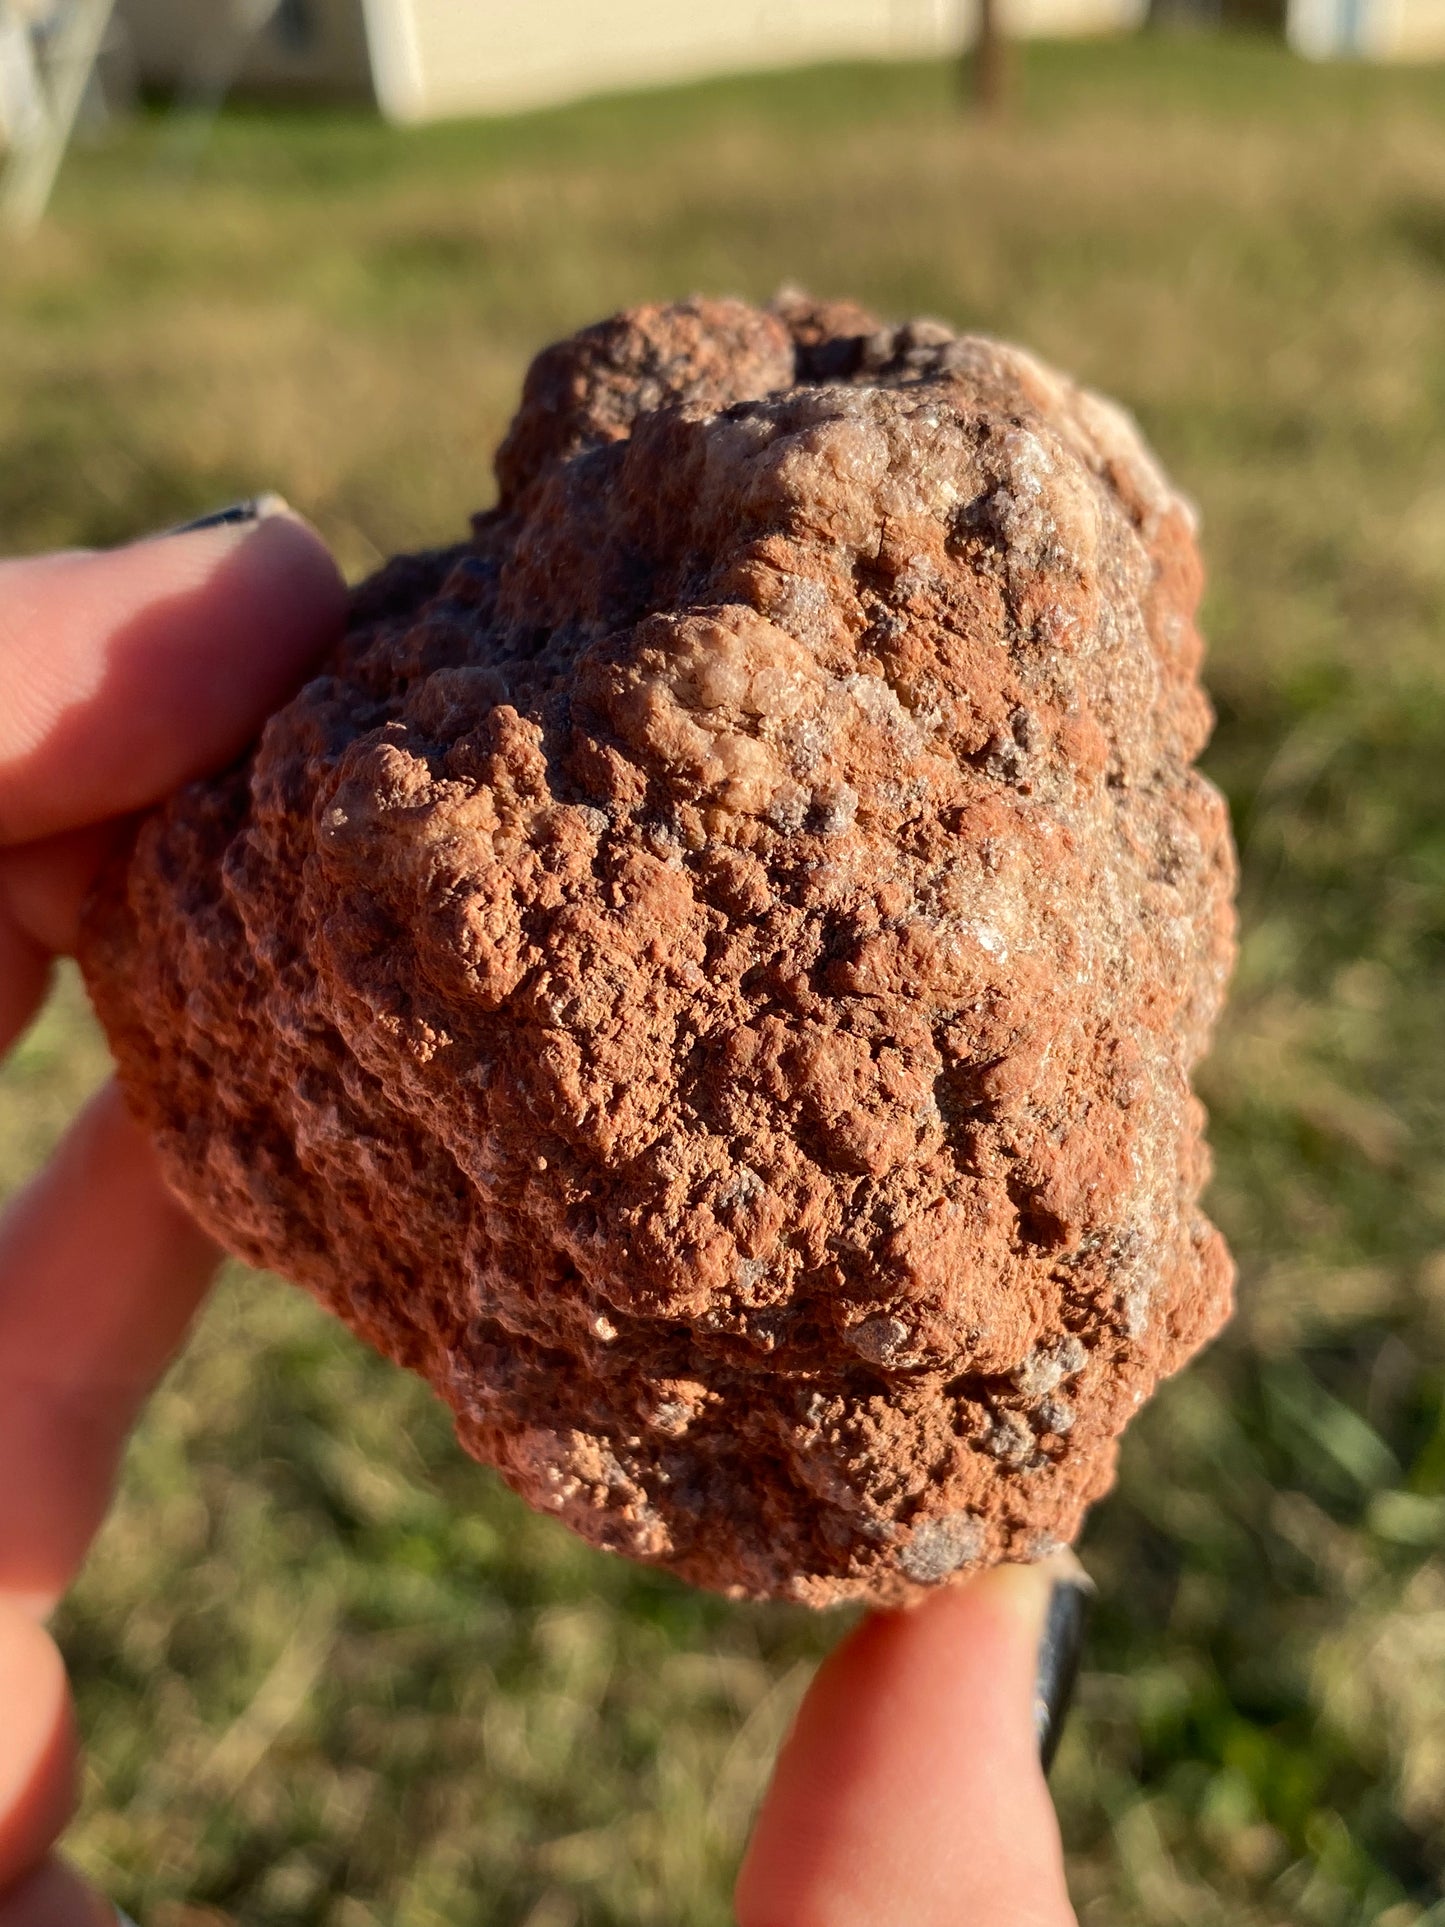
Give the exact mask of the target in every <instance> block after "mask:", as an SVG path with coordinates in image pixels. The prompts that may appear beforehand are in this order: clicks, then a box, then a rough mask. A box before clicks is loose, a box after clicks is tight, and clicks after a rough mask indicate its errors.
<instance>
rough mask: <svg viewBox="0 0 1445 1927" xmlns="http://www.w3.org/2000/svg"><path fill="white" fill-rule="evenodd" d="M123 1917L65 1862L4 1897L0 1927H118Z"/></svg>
mask: <svg viewBox="0 0 1445 1927" xmlns="http://www.w3.org/2000/svg"><path fill="white" fill-rule="evenodd" d="M120 1919H121V1916H120V1915H119V1914H117V1912H116V1910H115V1908H114V1907H112V1906H111V1905H110V1903H109V1901H107V1900H102V1899H101V1897H100V1895H99V1894H98V1893H96V1892H95V1890H94V1889H93V1888H91V1887H87V1886H86V1884H85V1882H84V1881H83V1880H82V1879H81V1878H80V1876H79V1874H76V1873H72V1872H71V1870H70V1868H69V1867H67V1866H66V1865H65V1864H64V1863H63V1862H62V1861H59V1860H47V1861H46V1862H45V1864H44V1866H42V1867H37V1868H36V1870H35V1872H34V1873H33V1874H30V1875H28V1876H27V1877H26V1878H25V1879H24V1880H22V1881H21V1882H20V1883H19V1885H18V1886H16V1887H12V1888H10V1889H9V1890H8V1891H6V1892H3V1893H0V1927H118V1923H119V1921H120Z"/></svg>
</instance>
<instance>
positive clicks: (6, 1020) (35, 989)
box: [0, 900, 50, 1057]
mask: <svg viewBox="0 0 1445 1927" xmlns="http://www.w3.org/2000/svg"><path fill="white" fill-rule="evenodd" d="M49 983H50V957H49V955H48V953H47V952H46V951H45V949H44V948H42V946H41V945H40V944H38V943H36V941H35V939H34V938H33V937H31V936H30V935H29V934H28V933H27V932H26V931H25V930H23V929H22V928H20V926H19V925H18V924H17V923H16V922H15V921H14V919H13V918H12V917H10V916H9V915H7V914H6V910H5V906H4V903H3V900H0V1057H3V1056H4V1054H5V1052H6V1051H7V1050H9V1048H10V1046H11V1045H12V1044H13V1043H14V1041H15V1039H16V1038H17V1037H18V1036H19V1035H20V1033H21V1031H23V1030H24V1029H25V1028H26V1026H27V1025H28V1024H29V1022H30V1020H31V1018H32V1017H34V1015H35V1013H36V1011H37V1010H39V1008H40V1006H41V1004H42V1003H43V1002H44V1001H45V992H46V988H47V986H48V985H49Z"/></svg>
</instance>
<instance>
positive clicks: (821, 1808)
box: [736, 1562, 1074, 1927]
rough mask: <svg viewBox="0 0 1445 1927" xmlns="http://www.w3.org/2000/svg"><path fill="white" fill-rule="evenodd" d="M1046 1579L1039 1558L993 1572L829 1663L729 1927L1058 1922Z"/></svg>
mask: <svg viewBox="0 0 1445 1927" xmlns="http://www.w3.org/2000/svg"><path fill="white" fill-rule="evenodd" d="M1054 1581H1055V1573H1054V1570H1053V1568H1052V1565H1051V1563H1050V1562H1044V1563H1043V1564H1041V1565H1038V1566H1003V1567H998V1568H995V1569H994V1570H992V1571H990V1572H987V1573H984V1574H981V1575H979V1576H978V1577H977V1578H976V1579H974V1580H972V1581H971V1582H969V1583H967V1584H963V1585H955V1586H949V1587H945V1588H941V1589H940V1590H939V1591H938V1592H937V1593H935V1594H934V1595H932V1596H931V1597H929V1598H928V1599H926V1600H925V1601H924V1602H923V1603H922V1604H921V1605H919V1606H916V1607H913V1608H910V1609H907V1610H904V1611H901V1612H888V1613H878V1614H874V1615H873V1616H871V1617H870V1618H868V1619H866V1620H864V1621H863V1622H862V1624H861V1625H859V1626H858V1627H857V1628H856V1629H855V1630H854V1632H853V1633H851V1634H850V1635H849V1636H848V1638H847V1639H845V1640H844V1641H843V1643H842V1644H841V1646H839V1647H838V1648H837V1650H836V1651H835V1652H834V1653H833V1654H831V1655H830V1656H829V1658H828V1659H827V1660H826V1661H825V1662H824V1664H823V1666H822V1668H821V1669H820V1670H819V1673H818V1676H817V1678H816V1680H815V1681H814V1684H813V1686H812V1688H811V1690H810V1691H809V1693H808V1695H807V1697H806V1698H805V1700H804V1702H803V1706H802V1708H801V1709H800V1711H799V1715H798V1718H797V1720H796V1722H795V1724H794V1727H793V1730H792V1732H791V1733H790V1734H789V1736H788V1739H787V1740H786V1741H785V1743H784V1746H783V1748H782V1750H781V1752H780V1754H779V1757H778V1762H777V1767H776V1770H775V1773H774V1778H773V1784H772V1786H771V1787H770V1789H769V1792H768V1795H767V1798H766V1800H765V1801H764V1803H763V1807H762V1810H761V1812H760V1813H759V1816H758V1821H757V1825H756V1827H755V1829H754V1833H753V1838H752V1840H751V1842H750V1844H749V1848H748V1852H747V1855H746V1857H745V1859H744V1862H743V1866H742V1870H741V1872H740V1874H739V1877H738V1885H737V1890H736V1911H737V1919H738V1922H739V1924H740V1927H783V1923H788V1924H789V1927H815V1924H816V1927H824V1924H825V1923H826V1927H873V1923H876V1922H877V1921H879V1920H882V1919H899V1920H903V1919H906V1920H908V1921H909V1922H910V1924H911V1927H956V1923H957V1922H958V1921H961V1920H974V1919H978V1920H992V1921H998V1922H1000V1923H1003V1922H1014V1921H1018V1922H1020V1923H1022V1922H1024V1921H1027V1922H1028V1923H1030V1927H1069V1924H1070V1923H1072V1922H1073V1919H1074V1916H1073V1913H1072V1910H1071V1908H1070V1906H1069V1901H1068V1893H1067V1888H1066V1885H1065V1881H1064V1872H1063V1855H1062V1849H1061V1846H1060V1842H1059V1835H1058V1826H1057V1822H1056V1820H1055V1817H1054V1812H1053V1807H1052V1804H1051V1802H1050V1800H1049V1796H1048V1789H1047V1786H1046V1784H1045V1781H1044V1776H1043V1771H1042V1768H1041V1765H1040V1760H1039V1743H1038V1731H1037V1725H1036V1714H1035V1691H1036V1686H1035V1682H1036V1669H1037V1660H1038V1651H1039V1646H1040V1642H1041V1638H1042V1635H1043V1632H1044V1628H1045V1625H1046V1622H1047V1619H1048V1613H1049V1600H1050V1596H1051V1594H1052V1591H1053V1586H1054Z"/></svg>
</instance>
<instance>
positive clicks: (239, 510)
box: [163, 493, 286, 535]
mask: <svg viewBox="0 0 1445 1927" xmlns="http://www.w3.org/2000/svg"><path fill="white" fill-rule="evenodd" d="M285 509H286V504H285V502H283V501H282V499H281V497H280V496H279V495H275V494H270V493H268V494H265V495H253V496H251V498H250V499H249V500H248V501H245V502H232V503H231V504H230V506H229V507H228V508H223V509H212V511H211V513H210V514H209V515H198V516H197V517H196V518H195V520H194V521H193V522H179V523H177V525H176V526H175V528H173V529H166V530H164V531H163V533H164V534H166V535H194V534H195V533H196V531H197V530H198V529H225V528H231V527H233V526H234V525H236V524H238V523H241V522H261V521H264V520H265V518H266V517H267V516H268V515H278V514H284V512H285Z"/></svg>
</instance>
